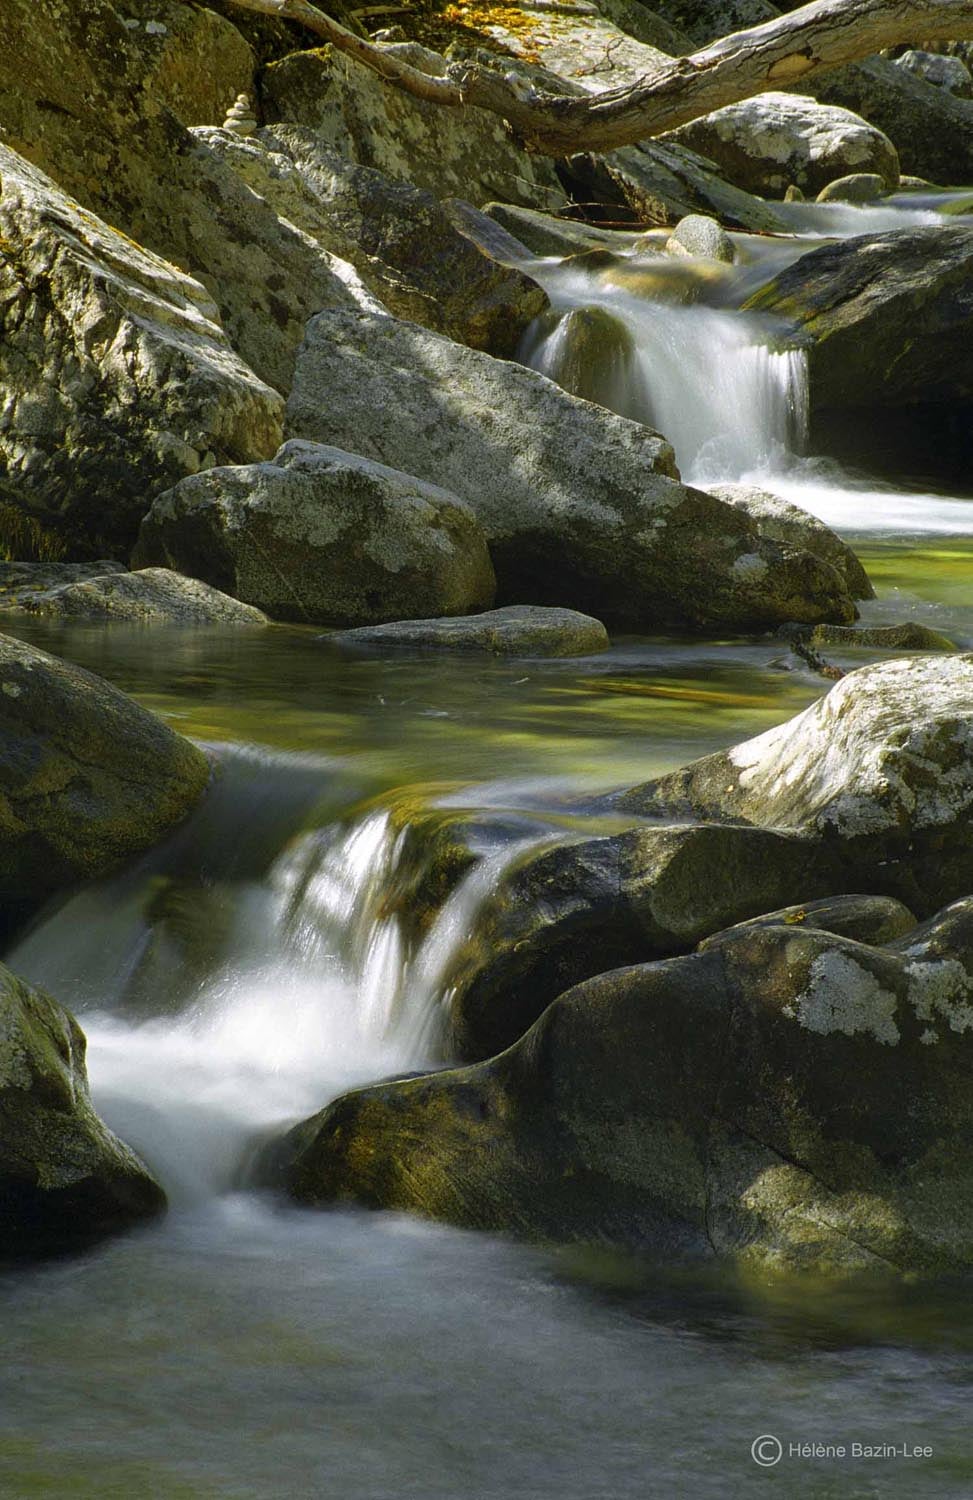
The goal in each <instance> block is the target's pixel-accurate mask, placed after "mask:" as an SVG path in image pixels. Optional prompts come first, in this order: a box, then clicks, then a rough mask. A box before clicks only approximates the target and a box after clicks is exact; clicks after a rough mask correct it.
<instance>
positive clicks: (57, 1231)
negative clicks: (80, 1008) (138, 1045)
mask: <svg viewBox="0 0 973 1500" xmlns="http://www.w3.org/2000/svg"><path fill="white" fill-rule="evenodd" d="M84 1059H85V1039H84V1035H83V1033H82V1031H81V1028H80V1027H79V1025H78V1023H77V1021H75V1019H74V1017H73V1016H71V1015H69V1013H68V1012H67V1011H66V1010H64V1008H63V1007H62V1006H60V1005H58V1004H57V1002H56V1001H55V1000H52V999H51V998H50V996H49V995H45V994H44V993H43V992H42V991H40V990H35V989H31V988H30V987H29V986H28V985H26V984H24V983H23V981H22V980H20V979H18V978H17V977H16V975H14V974H12V973H11V972H10V970H9V969H7V968H5V967H4V966H3V965H2V964H0V1223H2V1225H3V1234H2V1237H0V1259H2V1260H7V1259H10V1258H13V1257H18V1258H19V1257H24V1256H36V1255H48V1254H51V1253H54V1252H60V1251H64V1250H69V1249H76V1248H78V1247H79V1246H81V1245H85V1244H88V1243H90V1242H92V1241H94V1240H98V1239H100V1238H102V1237H103V1236H105V1235H107V1234H112V1233H115V1232H117V1231H119V1230H122V1229H126V1228H128V1227H129V1226H130V1225H132V1224H135V1223H138V1222H139V1221H140V1220H144V1219H150V1218H152V1217H154V1216H155V1215H156V1214H159V1213H161V1212H162V1210H163V1209H164V1208H165V1203H166V1200H165V1194H164V1193H163V1191H162V1189H161V1187H160V1186H159V1184H158V1183H157V1182H156V1181H155V1180H154V1178H152V1177H151V1176H150V1174H149V1172H148V1170H147V1168H146V1167H145V1165H144V1164H143V1163H142V1162H141V1161H140V1160H139V1158H138V1157H137V1156H136V1155H135V1153H134V1151H131V1150H130V1149H129V1148H128V1147H127V1146H126V1145H124V1144H123V1143H122V1142H121V1141H120V1140H119V1139H118V1138H117V1136H114V1135H112V1133H111V1131H110V1130H108V1129H107V1128H106V1126H105V1125H104V1124H103V1122H102V1121H101V1120H100V1119H99V1118H98V1116H97V1115H96V1114H95V1112H94V1109H93V1108H92V1105H91V1098H90V1095H89V1093H88V1079H87V1074H86V1071H85V1061H84Z"/></svg>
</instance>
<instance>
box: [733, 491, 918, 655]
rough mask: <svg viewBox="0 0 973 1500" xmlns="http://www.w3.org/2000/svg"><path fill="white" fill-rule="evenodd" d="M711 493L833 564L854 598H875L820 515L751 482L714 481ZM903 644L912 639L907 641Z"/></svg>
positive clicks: (767, 531)
mask: <svg viewBox="0 0 973 1500" xmlns="http://www.w3.org/2000/svg"><path fill="white" fill-rule="evenodd" d="M707 488H708V489H709V493H710V494H711V495H716V496H717V498H718V499H720V500H724V501H725V502H726V504H727V505H735V506H737V507H738V508H739V509H740V510H742V511H744V512H745V514H746V515H748V516H749V517H750V518H751V520H753V521H754V522H755V523H756V525H757V527H758V528H759V530H760V534H761V535H762V536H766V537H770V538H772V539H773V540H774V541H776V542H783V543H784V544H785V546H789V547H799V548H801V549H802V550H803V551H804V552H811V553H813V554H814V556H815V557H820V558H821V560H822V562H826V563H829V564H830V565H831V567H833V568H834V569H835V570H836V572H837V573H838V574H839V575H840V577H841V578H843V579H844V582H845V587H846V588H847V590H848V592H849V594H850V595H851V597H852V598H853V599H874V597H875V590H874V588H873V587H872V583H871V580H870V578H869V576H868V574H867V573H866V572H865V569H864V567H863V566H862V564H861V562H860V561H859V559H858V558H857V557H856V556H855V553H854V552H853V551H852V549H851V548H850V547H849V545H848V543H847V542H845V541H843V540H842V539H841V537H840V536H838V534H837V532H835V531H832V530H831V527H830V526H825V524H824V522H823V521H819V520H818V518H817V516H812V515H810V514H809V512H808V511H806V510H802V509H801V508H800V506H799V505H792V504H791V502H790V501H789V500H782V499H781V498H780V496H779V495H774V494H771V493H770V492H769V491H767V490H760V489H756V488H755V487H754V486H753V485H749V484H713V485H709V486H707ZM854 628H855V627H853V626H844V625H838V626H828V625H822V626H815V627H814V629H815V630H818V629H822V630H831V629H833V630H837V631H851V630H853V629H854ZM902 644H903V645H907V644H908V642H906V641H903V642H902Z"/></svg>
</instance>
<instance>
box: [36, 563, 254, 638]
mask: <svg viewBox="0 0 973 1500" xmlns="http://www.w3.org/2000/svg"><path fill="white" fill-rule="evenodd" d="M23 608H24V609H26V610H28V611H29V612H30V613H31V614H38V615H57V616H58V617H59V618H60V619H62V620H79V621H90V622H92V623H101V622H102V621H105V622H111V621H116V622H118V623H119V624H121V623H124V624H128V625H196V626H198V625H268V624H269V623H270V622H269V620H268V619H267V616H266V615H264V614H261V612H260V610H259V609H254V608H253V606H252V605H250V604H241V602H240V600H239V599H231V598H230V596H229V594H221V593H220V591H219V589H214V588H211V587H210V586H209V584H208V583H200V582H199V581H198V579H195V578H184V577H183V576H182V574H180V573H172V572H170V571H169V569H168V568H143V569H142V571H141V572H138V573H125V572H113V573H107V574H103V575H101V576H95V577H93V578H85V579H81V580H80V581H78V582H74V583H63V584H60V585H59V586H58V587H56V588H51V589H47V590H45V591H43V592H41V593H39V594H34V595H33V597H32V598H31V599H30V600H28V601H26V602H25V603H24V604H23Z"/></svg>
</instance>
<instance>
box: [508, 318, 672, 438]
mask: <svg viewBox="0 0 973 1500" xmlns="http://www.w3.org/2000/svg"><path fill="white" fill-rule="evenodd" d="M541 339H545V340H546V347H545V350H544V374H545V375H547V376H549V377H550V379H551V380H556V381H557V383H558V385H559V386H560V387H561V389H562V390H564V391H568V392H569V393H570V395H572V396H580V397H581V398H582V400H584V401H597V402H598V403H599V404H600V405H602V406H606V407H607V408H608V410H609V411H614V412H617V413H618V415H619V416H620V417H630V418H631V419H632V420H633V421H636V422H637V421H639V419H640V418H641V417H642V416H643V415H644V413H645V411H646V410H647V407H648V393H647V390H646V384H645V379H644V376H643V375H642V372H641V368H640V366H639V361H638V354H637V351H636V347H635V339H634V337H633V335H632V331H631V329H630V328H629V327H628V325H627V324H626V323H625V322H624V321H623V320H622V319H621V318H618V317H616V316H615V314H614V313H611V312H609V311H608V309H607V308H605V307H599V306H598V305H597V304H594V305H592V306H590V307H572V308H571V309H570V310H569V311H568V312H563V311H562V312H560V313H559V312H554V311H552V312H549V313H547V314H546V315H545V316H544V317H542V318H540V319H539V320H538V322H537V323H536V324H535V327H534V329H533V332H532V335H531V347H536V344H537V343H538V342H539V341H540V340H541ZM530 362H533V361H532V360H531V361H530Z"/></svg>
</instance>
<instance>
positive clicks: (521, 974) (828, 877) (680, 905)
mask: <svg viewBox="0 0 973 1500" xmlns="http://www.w3.org/2000/svg"><path fill="white" fill-rule="evenodd" d="M840 889H841V886H840V880H839V875H838V866H837V864H836V862H835V861H834V860H833V859H832V858H831V855H830V852H829V851H828V850H827V849H826V848H824V847H822V846H821V845H820V844H819V843H815V842H813V841H812V840H810V839H805V838H802V837H800V836H798V835H794V834H790V833H778V832H776V831H774V830H765V829H753V828H735V827H725V828H724V827H719V826H716V825H715V824H713V823H709V824H706V825H701V826H686V825H683V826H680V825H679V824H678V823H677V822H676V821H675V819H673V820H671V821H669V822H668V823H667V824H666V825H665V826H648V827H637V828H633V829H630V830H628V831H626V832H625V833H619V834H611V835H607V836H605V835H603V836H600V837H597V838H585V839H578V840H576V841H574V842H568V843H564V844H560V845H556V846H555V847H553V848H552V847H541V848H539V849H533V850H531V851H529V852H527V853H526V854H524V855H522V856H521V857H520V858H519V859H517V860H515V861H514V862H513V863H512V864H510V865H509V866H508V867H507V868H506V869H505V870H504V871H503V874H502V875H501V876H500V878H499V879H498V880H497V882H496V884H495V885H494V888H493V889H492V890H491V891H490V894H489V896H488V897H487V899H486V900H485V901H484V902H483V904H482V905H481V907H480V908H479V909H478V911H477V913H476V916H475V918H474V920H473V922H472V924H471V927H470V932H469V936H468V938H467V940H466V942H465V943H464V944H463V945H462V947H461V948H460V949H459V950H458V951H457V952H456V953H455V954H454V956H453V960H452V963H451V965H450V968H449V970H448V972H447V973H445V974H444V975H443V980H442V989H443V993H444V994H446V995H448V1008H447V1012H446V1035H445V1042H446V1051H447V1055H449V1056H451V1057H459V1058H462V1059H463V1060H465V1061H479V1060H480V1059H481V1058H484V1057H490V1056H491V1055H492V1054H493V1053H494V1052H500V1051H502V1050H503V1048H505V1047H509V1046H511V1044H512V1043H513V1042H515V1041H516V1040H517V1039H518V1037H521V1036H523V1034H524V1032H525V1031H526V1030H527V1029H528V1027H529V1026H531V1025H532V1024H533V1022H534V1021H535V1020H536V1019H537V1017H538V1016H539V1015H540V1014H541V1012H542V1011H543V1010H544V1008H545V1007H546V1006H547V1005H549V1004H550V1003H551V1001H552V1000H554V999H556V998H557V996H558V995H559V994H561V992H562V991H563V990H566V989H568V988H570V986H571V985H574V984H578V983H579V982H580V981H581V980H584V979H589V978H591V977H592V976H593V975H595V974H600V973H602V972H604V971H605V970H607V969H613V968H616V967H618V966H619V965H621V964H634V963H645V962H647V961H648V960H650V959H657V958H665V957H669V956H670V955H673V954H678V953H685V952H686V951H687V950H689V949H692V948H694V947H695V946H696V944H697V943H699V942H701V941H702V940H703V939H704V938H706V937H709V936H710V935H711V934H712V933H714V932H718V931H721V930H722V929H723V928H724V927H727V926H729V925H730V924H732V923H736V922H742V921H745V920H746V919H747V918H749V917H755V916H759V915H760V914H761V913H762V912H766V911H772V910H774V909H775V908H778V907H781V906H784V905H785V904H789V903H793V902H797V901H801V902H808V901H813V900H816V899H819V898H822V897H824V896H826V895H828V894H829V893H830V892H832V891H835V890H840Z"/></svg>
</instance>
